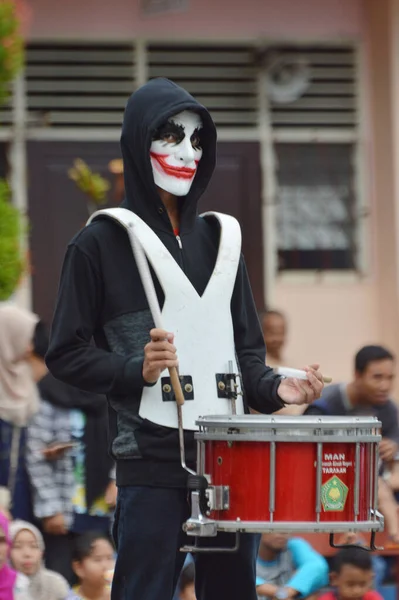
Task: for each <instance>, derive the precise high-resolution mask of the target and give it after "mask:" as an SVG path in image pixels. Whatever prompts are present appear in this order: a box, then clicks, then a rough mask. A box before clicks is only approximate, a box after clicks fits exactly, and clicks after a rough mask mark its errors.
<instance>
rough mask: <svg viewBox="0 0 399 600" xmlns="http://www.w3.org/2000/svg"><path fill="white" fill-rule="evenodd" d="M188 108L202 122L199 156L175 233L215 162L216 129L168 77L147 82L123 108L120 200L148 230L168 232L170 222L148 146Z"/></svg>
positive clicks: (189, 222) (189, 218)
mask: <svg viewBox="0 0 399 600" xmlns="http://www.w3.org/2000/svg"><path fill="white" fill-rule="evenodd" d="M184 110H188V111H193V112H196V113H198V114H199V115H200V117H201V119H202V124H203V127H202V129H201V146H202V148H203V155H202V158H201V160H200V162H199V164H198V169H197V173H196V175H195V178H194V181H193V183H192V186H191V189H190V191H189V193H188V194H187V196H183V197H181V198H180V199H179V201H180V203H181V229H182V230H186V231H187V230H188V229H190V228H191V227H192V226H193V224H194V220H195V217H196V215H197V205H198V201H199V199H200V197H201V195H202V194H203V193H204V191H205V190H206V188H207V186H208V183H209V181H210V178H211V176H212V173H213V171H214V169H215V164H216V128H215V124H214V122H213V120H212V118H211V116H210V114H209V112H208V111H207V109H206V108H205V107H204V106H202V105H201V104H200V103H199V102H197V100H195V98H193V96H191V95H190V94H189V93H188V92H186V90H184V89H183V88H181V87H179V86H178V85H176V84H175V83H173V82H172V81H170V80H168V79H162V78H159V79H152V80H151V81H149V82H148V83H146V84H145V85H143V86H142V87H141V88H139V89H138V90H137V91H136V92H134V93H133V94H132V95H131V97H130V99H129V101H128V103H127V106H126V110H125V116H124V120H123V126H122V137H121V148H122V156H123V165H124V179H125V193H126V198H125V200H124V202H123V203H122V206H124V207H126V208H129V209H130V210H132V211H133V212H135V213H136V214H137V215H138V216H139V217H141V218H142V219H143V220H144V221H146V222H147V223H148V224H149V225H150V226H151V227H153V228H154V229H163V230H166V231H169V232H170V233H172V228H171V224H170V222H169V218H168V216H167V214H166V211H165V209H164V207H163V204H162V201H161V199H160V196H159V194H158V191H157V188H156V186H155V183H154V176H153V171H152V166H151V161H150V146H151V143H152V137H153V134H154V133H155V131H156V130H157V129H158V128H159V127H160V126H161V125H162V124H163V123H165V122H166V121H167V120H168V119H169V118H170V117H172V116H174V115H177V114H178V113H180V112H182V111H184Z"/></svg>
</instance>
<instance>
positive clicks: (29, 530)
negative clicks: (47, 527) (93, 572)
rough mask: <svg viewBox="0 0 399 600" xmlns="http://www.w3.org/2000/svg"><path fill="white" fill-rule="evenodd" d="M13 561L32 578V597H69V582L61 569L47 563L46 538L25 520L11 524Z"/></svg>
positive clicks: (52, 599) (38, 599)
mask: <svg viewBox="0 0 399 600" xmlns="http://www.w3.org/2000/svg"><path fill="white" fill-rule="evenodd" d="M10 538H11V554H10V557H11V564H12V566H13V567H14V569H16V570H17V571H18V572H19V573H23V574H24V575H26V577H28V579H29V590H28V591H29V595H30V598H31V600H65V598H66V597H67V596H68V594H69V586H68V584H67V582H66V581H65V579H64V578H63V577H62V576H61V575H59V574H58V573H54V572H53V571H48V570H47V569H45V568H44V565H43V553H44V541H43V537H42V535H41V533H40V531H39V530H38V529H37V528H36V527H35V526H34V525H31V524H30V523H27V522H25V521H13V522H12V523H11V525H10Z"/></svg>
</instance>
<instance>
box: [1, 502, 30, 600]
mask: <svg viewBox="0 0 399 600" xmlns="http://www.w3.org/2000/svg"><path fill="white" fill-rule="evenodd" d="M10 548H11V540H10V536H9V523H8V519H7V517H6V516H5V515H4V514H3V513H2V512H0V600H31V596H30V595H29V592H28V588H29V580H28V579H27V577H25V576H24V575H21V574H20V573H17V572H16V571H14V569H12V568H11V567H10V566H9V564H8V557H9V554H10Z"/></svg>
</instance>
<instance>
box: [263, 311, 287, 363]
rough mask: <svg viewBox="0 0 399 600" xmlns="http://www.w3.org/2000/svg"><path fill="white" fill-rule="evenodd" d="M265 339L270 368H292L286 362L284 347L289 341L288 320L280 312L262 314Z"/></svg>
mask: <svg viewBox="0 0 399 600" xmlns="http://www.w3.org/2000/svg"><path fill="white" fill-rule="evenodd" d="M260 322H261V326H262V331H263V337H264V340H265V344H266V355H267V364H268V366H269V367H280V366H287V367H290V366H291V367H292V365H290V364H288V363H287V361H286V357H285V355H284V346H285V344H286V341H287V319H286V317H285V316H284V315H283V313H282V312H280V311H278V310H267V311H265V312H263V313H261V314H260Z"/></svg>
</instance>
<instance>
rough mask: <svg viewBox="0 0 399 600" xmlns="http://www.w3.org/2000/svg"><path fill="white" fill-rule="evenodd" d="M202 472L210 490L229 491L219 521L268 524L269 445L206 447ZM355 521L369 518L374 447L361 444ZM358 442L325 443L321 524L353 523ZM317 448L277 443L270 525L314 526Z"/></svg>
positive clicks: (239, 443)
mask: <svg viewBox="0 0 399 600" xmlns="http://www.w3.org/2000/svg"><path fill="white" fill-rule="evenodd" d="M204 443H205V473H207V474H209V475H211V483H212V485H224V486H229V489H230V508H229V509H228V510H223V511H221V510H220V511H214V512H212V513H211V518H213V519H216V520H218V521H236V520H237V519H240V520H241V521H258V522H259V521H261V522H269V521H270V511H269V506H270V504H269V498H270V447H271V444H270V442H251V441H234V442H227V441H218V440H217V441H212V440H206V441H205V442H204ZM359 450H360V451H359V456H358V458H359V460H358V465H359V474H358V478H359V513H358V515H357V520H358V521H368V520H369V519H370V500H373V494H374V489H373V487H374V482H373V481H370V471H371V467H372V466H373V460H374V456H373V450H374V444H370V443H363V442H360V443H359ZM355 463H356V443H355V442H347V443H345V442H342V443H335V442H334V443H323V446H322V482H321V483H322V486H321V490H320V493H321V499H322V502H321V513H320V521H321V522H336V521H339V522H348V523H350V522H354V521H355V520H356V519H355V483H356V474H355ZM316 482H317V443H308V442H304V443H303V442H299V441H298V442H276V462H275V511H274V513H273V521H274V522H306V521H309V522H315V521H316V519H317V512H316Z"/></svg>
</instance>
